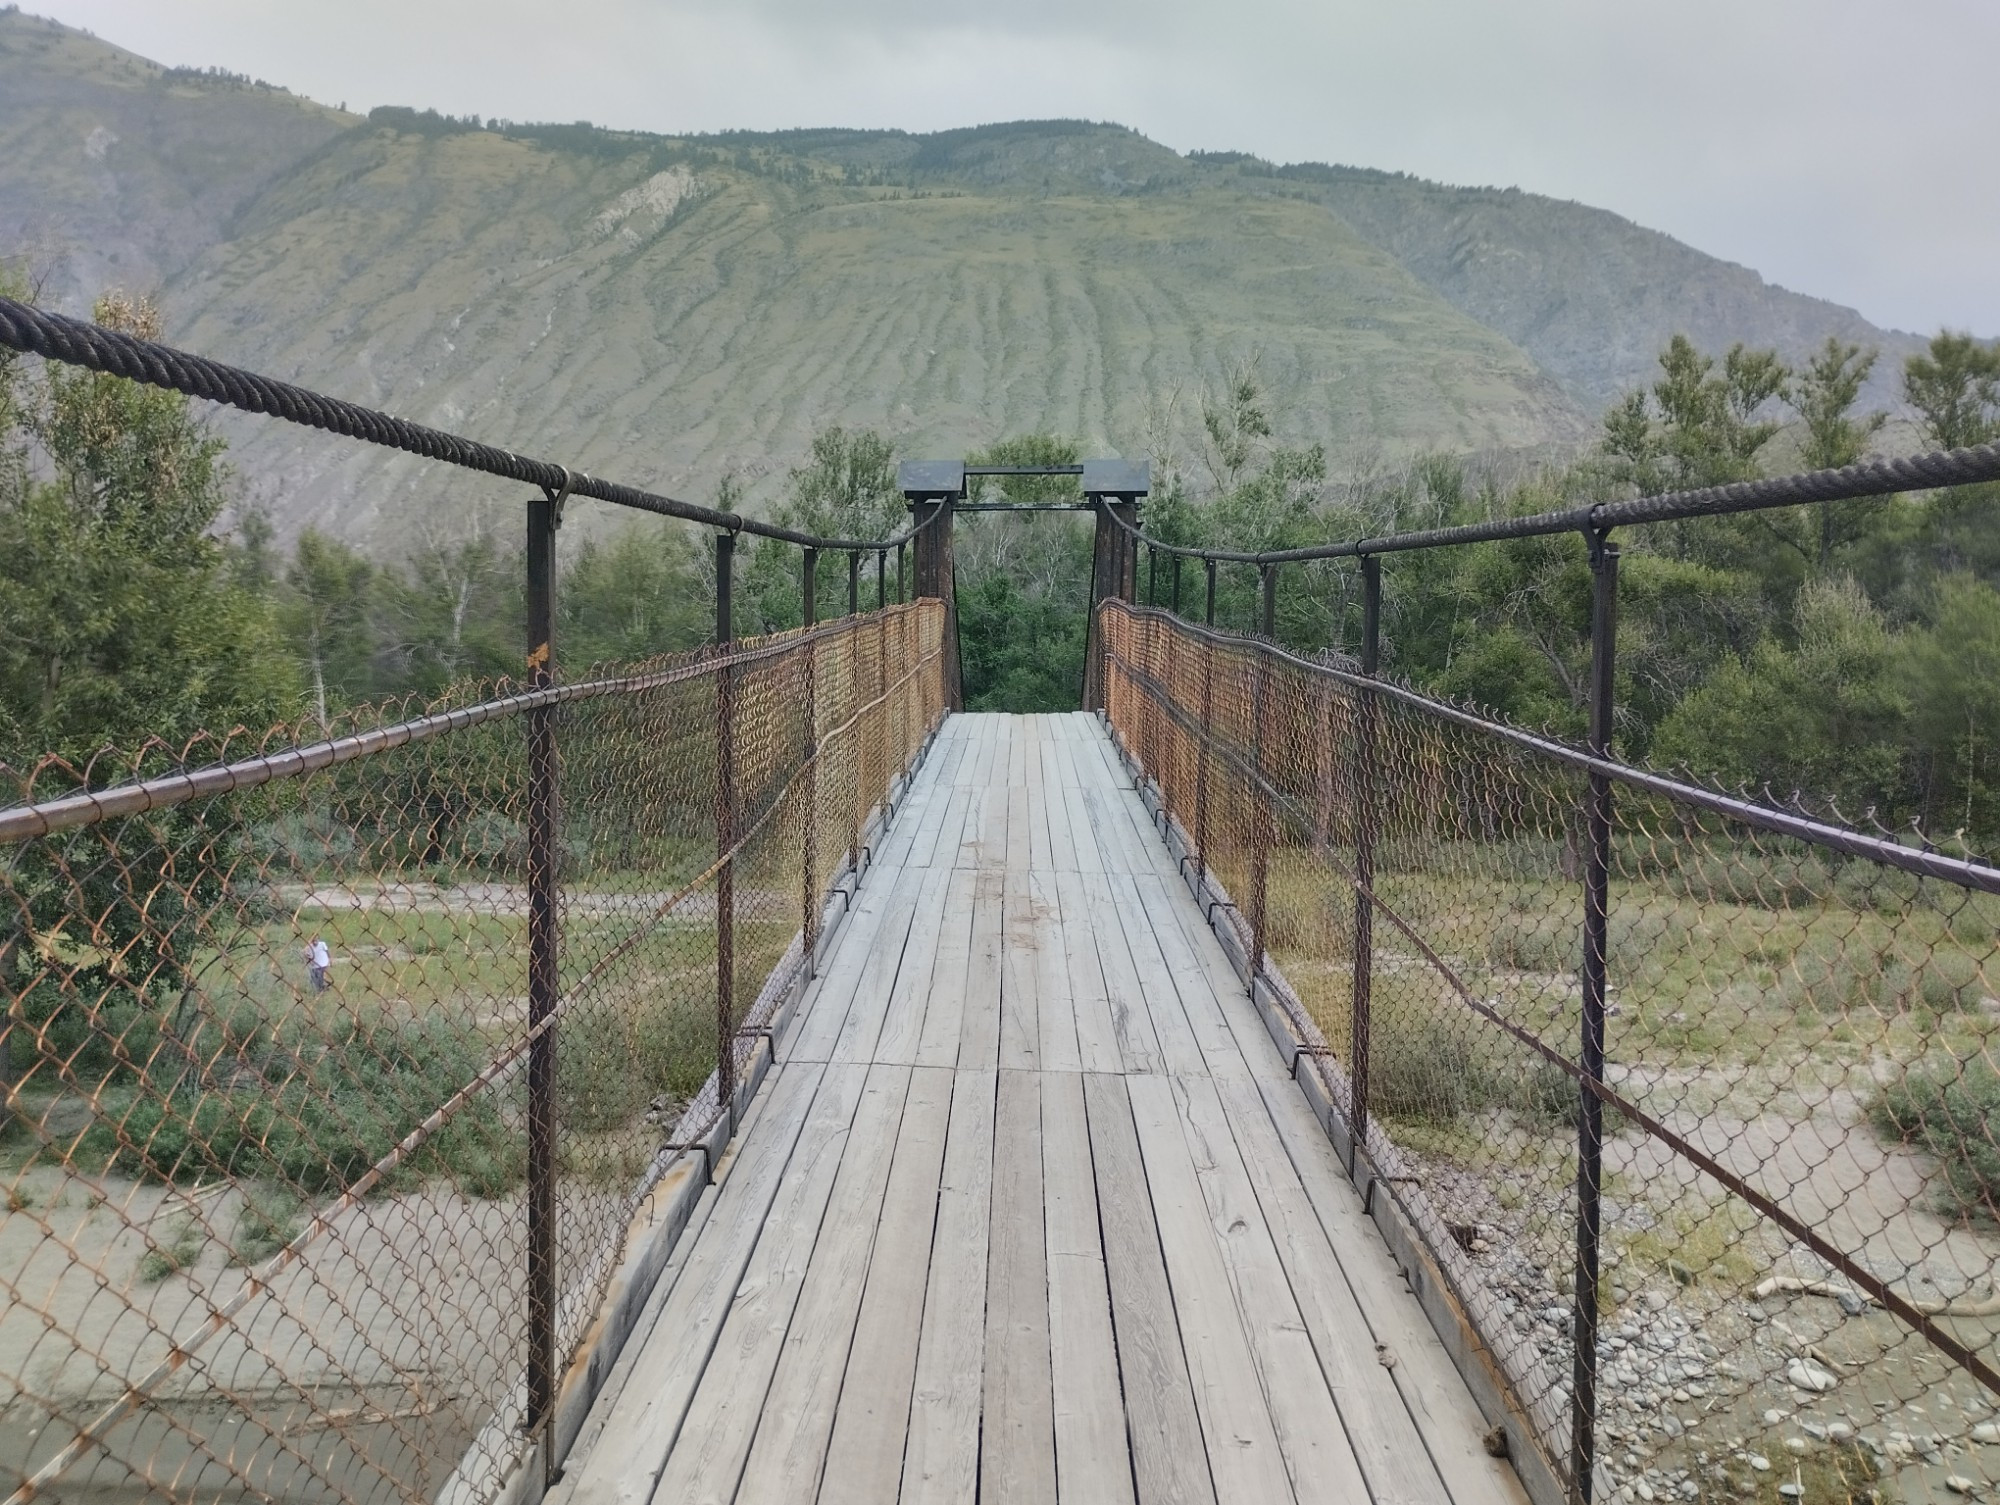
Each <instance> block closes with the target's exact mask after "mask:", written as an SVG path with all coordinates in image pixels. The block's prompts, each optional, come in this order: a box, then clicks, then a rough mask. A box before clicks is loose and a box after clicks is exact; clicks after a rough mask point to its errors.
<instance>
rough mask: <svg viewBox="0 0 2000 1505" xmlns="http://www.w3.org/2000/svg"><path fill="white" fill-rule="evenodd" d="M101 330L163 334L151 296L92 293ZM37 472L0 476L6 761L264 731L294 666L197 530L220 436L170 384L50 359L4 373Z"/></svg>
mask: <svg viewBox="0 0 2000 1505" xmlns="http://www.w3.org/2000/svg"><path fill="white" fill-rule="evenodd" d="M96 314H97V319H98V321H99V322H100V323H102V324H104V325H106V326H107V327H109V328H114V329H120V330H124V331H127V332H130V333H133V334H137V335H139V336H141V337H142V338H151V337H154V336H157V335H158V333H159V327H160V326H159V315H158V312H157V311H156V310H155V309H153V308H152V307H151V305H149V304H146V303H144V302H135V301H133V300H130V299H126V298H123V297H119V296H116V295H113V296H109V297H106V298H104V299H102V300H100V301H99V303H98V305H97V310H96ZM5 390H6V393H7V395H6V397H5V399H4V401H5V402H6V405H7V408H6V411H7V414H8V416H11V417H12V418H13V420H14V421H15V422H16V423H17V424H18V425H19V427H18V429H17V430H16V431H15V432H14V433H12V434H7V435H5V436H4V441H0V449H4V450H5V451H7V452H9V453H13V454H20V453H23V452H24V449H25V445H24V444H23V442H22V441H23V440H31V441H32V442H33V444H34V445H35V447H36V448H37V449H38V450H39V451H40V452H41V453H42V455H43V456H44V457H45V458H46V460H47V463H48V468H49V478H48V479H47V480H41V481H37V480H35V479H33V478H32V476H30V475H28V474H27V473H26V472H25V471H23V472H21V473H19V474H18V475H17V477H16V478H15V479H14V480H12V481H11V482H9V483H8V484H6V485H5V486H4V487H0V748H4V751H5V754H6V755H7V756H8V757H9V758H10V759H12V760H15V761H17V762H18V761H19V760H23V759H32V758H34V757H36V756H38V755H40V754H44V753H61V754H64V755H66V756H68V757H70V758H72V759H74V760H77V761H87V760H88V759H89V758H90V757H91V756H92V755H93V754H95V753H96V752H98V750H99V749H101V748H104V747H106V746H120V747H125V748H134V749H136V748H137V747H138V746H139V745H140V744H142V743H144V742H146V741H148V740H149V739H153V740H155V741H156V742H157V744H158V745H159V746H161V747H164V748H167V749H174V750H178V749H179V748H180V747H181V746H183V745H184V744H186V743H187V742H188V741H189V740H190V739H192V738H193V737H194V736H195V735H196V734H197V733H198V732H201V731H205V730H206V731H215V732H226V731H228V730H229V729H230V728H231V727H233V726H236V725H239V724H246V725H250V726H253V727H262V726H264V725H266V724H268V723H269V722H272V721H275V720H277V719H279V718H280V717H281V716H282V715H283V714H285V713H286V712H287V711H288V710H289V709H290V708H291V706H292V705H293V704H294V697H295V695H296V678H295V675H294V673H293V672H292V669H291V666H290V664H289V662H288V659H287V656H286V655H285V653H284V652H283V650H282V647H281V645H280V642H279V639H278V635H277V632H276V626H275V622H274V619H273V614H272V612H271V609H270V605H269V603H268V601H267V600H265V599H264V598H262V597H260V596H258V595H256V594H253V593H252V592H251V591H249V590H246V589H244V588H243V587H241V586H240V585H238V584H237V583H236V581H235V580H234V579H233V578H232V577H231V574H230V572H229V571H228V570H226V569H225V568H224V565H225V556H224V551H223V549H222V546H221V545H220V544H219V543H218V542H217V541H216V540H215V539H214V538H213V537H211V536H210V533H209V529H210V527H211V525H212V524H213V523H214V522H215V519H216V517H217V516H218V515H219V514H220V512H221V510H222V508H223V506H224V504H225V502H226V501H227V498H228V492H227V480H226V472H225V471H224V469H223V467H222V464H221V455H222V449H223V444H222V441H221V440H220V439H218V438H216V437H215V436H214V435H213V434H211V433H210V432H209V431H208V429H207V428H206V426H205V425H204V424H202V423H201V422H200V421H199V420H197V419H196V418H195V417H194V416H193V414H192V413H191V412H190V410H189V405H188V400H187V399H186V398H185V397H182V396H180V395H178V394H176V393H172V392H165V391H161V390H159V389H156V388H152V387H143V386H140V385H138V384H137V383H134V382H128V381H125V380H124V379H123V378H120V377H115V376H105V375H101V374H99V373H97V372H92V371H85V370H80V369H77V368H74V367H66V366H58V365H53V364H52V365H51V366H49V367H48V368H47V369H46V370H45V371H44V372H43V374H42V376H41V379H40V381H39V382H38V383H34V384H32V385H29V386H25V387H24V386H23V385H22V384H21V383H20V382H19V380H18V376H15V375H11V374H10V376H9V378H8V379H7V381H6V383H5Z"/></svg>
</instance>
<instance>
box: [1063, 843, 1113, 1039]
mask: <svg viewBox="0 0 2000 1505" xmlns="http://www.w3.org/2000/svg"><path fill="white" fill-rule="evenodd" d="M1055 893H1056V901H1057V903H1058V904H1060V905H1061V906H1062V916H1063V925H1062V946H1063V971H1064V973H1065V975H1066V977H1067V979H1068V982H1069V1000H1070V1011H1071V1013H1072V1015H1073V1016H1074V1017H1075V1020H1076V1052H1077V1061H1078V1064H1079V1065H1081V1066H1082V1068H1083V1069H1084V1070H1085V1071H1097V1072H1119V1071H1123V1070H1124V1069H1125V1058H1124V1056H1123V1054H1122V1053H1121V1052H1120V1051H1119V1049H1118V1028H1117V1026H1116V1024H1114V1023H1113V1022H1112V1018H1111V1001H1110V994H1109V993H1108V992H1107V991H1106V989H1105V986H1104V964H1103V962H1102V961H1100V960H1099V959H1098V955H1097V938H1096V936H1095V935H1093V934H1092V932H1091V908H1090V900H1089V898H1088V897H1087V896H1086V895H1085V893H1084V888H1083V875H1082V874H1080V873H1075V872H1061V873H1057V874H1056V875H1055Z"/></svg>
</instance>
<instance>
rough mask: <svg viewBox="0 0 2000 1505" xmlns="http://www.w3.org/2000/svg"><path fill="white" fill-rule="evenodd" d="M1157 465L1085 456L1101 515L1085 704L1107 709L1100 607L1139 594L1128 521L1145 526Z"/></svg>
mask: <svg viewBox="0 0 2000 1505" xmlns="http://www.w3.org/2000/svg"><path fill="white" fill-rule="evenodd" d="M1152 485H1153V476H1152V466H1151V464H1150V463H1149V462H1147V461H1145V460H1138V461H1133V460H1085V461H1084V462H1083V494H1084V496H1085V498H1086V499H1087V500H1088V502H1089V504H1090V510H1091V511H1092V512H1093V513H1095V514H1096V515H1097V538H1096V542H1095V544H1094V545H1093V547H1092V549H1091V568H1090V637H1089V642H1088V644H1087V645H1086V646H1085V649H1084V655H1083V708H1084V709H1085V710H1086V711H1101V710H1103V709H1104V684H1103V670H1102V669H1101V667H1100V666H1099V663H1098V651H1097V650H1098V643H1097V607H1098V604H1099V603H1100V602H1103V601H1110V600H1118V601H1130V600H1132V599H1133V598H1134V597H1135V595H1136V594H1137V591H1136V588H1135V587H1136V584H1137V580H1138V573H1139V544H1138V541H1137V540H1136V539H1135V538H1133V536H1132V535H1131V534H1130V533H1128V532H1127V531H1126V529H1125V528H1121V527H1119V526H1118V523H1117V521H1116V519H1119V518H1122V519H1124V521H1125V523H1126V526H1127V527H1130V528H1137V527H1138V526H1139V503H1140V500H1141V499H1142V498H1144V497H1145V496H1146V495H1147V493H1148V492H1150V491H1151V490H1152Z"/></svg>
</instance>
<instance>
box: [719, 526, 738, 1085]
mask: <svg viewBox="0 0 2000 1505" xmlns="http://www.w3.org/2000/svg"><path fill="white" fill-rule="evenodd" d="M735 574H736V535H735V534H734V533H718V534H716V535H715V646H716V650H717V652H718V653H726V652H728V650H729V645H730V644H731V643H732V642H734V641H735V639H736V629H735V621H736V605H735ZM735 757H736V676H735V672H734V671H733V670H732V669H731V668H730V667H729V666H728V665H727V664H724V665H722V666H720V667H719V668H717V670H716V671H715V852H716V856H717V857H718V858H719V859H720V860H721V862H722V866H721V868H720V870H719V871H718V872H717V873H716V875H715V1036H716V1038H715V1102H716V1107H717V1108H718V1109H719V1110H720V1111H721V1112H722V1113H724V1114H725V1115H733V1114H734V1112H735V1098H736V1038H735V1037H736V864H735V862H734V861H733V860H732V859H731V858H730V857H729V849H730V848H731V847H733V846H735V845H736V764H735V762H734V759H735Z"/></svg>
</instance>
